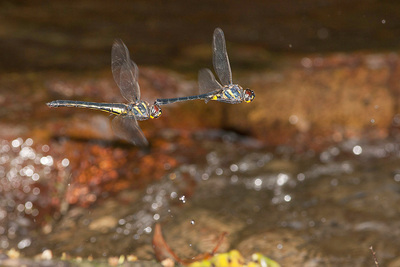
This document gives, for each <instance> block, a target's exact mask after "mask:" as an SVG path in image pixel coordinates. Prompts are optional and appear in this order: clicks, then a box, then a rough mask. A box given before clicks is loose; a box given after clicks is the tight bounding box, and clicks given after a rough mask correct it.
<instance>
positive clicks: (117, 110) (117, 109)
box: [47, 100, 128, 115]
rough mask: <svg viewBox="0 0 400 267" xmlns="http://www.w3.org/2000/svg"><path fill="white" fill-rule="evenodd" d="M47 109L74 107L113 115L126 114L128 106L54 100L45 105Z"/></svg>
mask: <svg viewBox="0 0 400 267" xmlns="http://www.w3.org/2000/svg"><path fill="white" fill-rule="evenodd" d="M47 105H48V106H49V107H53V108H58V107H74V108H89V109H95V110H100V111H104V112H108V113H112V114H115V115H119V114H126V113H127V111H128V106H127V105H125V104H120V103H96V102H85V101H72V100H55V101H52V102H49V103H47Z"/></svg>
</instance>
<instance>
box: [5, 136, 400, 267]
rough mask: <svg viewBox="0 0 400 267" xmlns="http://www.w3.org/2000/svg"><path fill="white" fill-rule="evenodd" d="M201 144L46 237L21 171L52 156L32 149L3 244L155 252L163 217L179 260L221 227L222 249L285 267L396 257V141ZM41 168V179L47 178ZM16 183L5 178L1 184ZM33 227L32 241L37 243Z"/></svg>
mask: <svg viewBox="0 0 400 267" xmlns="http://www.w3.org/2000/svg"><path fill="white" fill-rule="evenodd" d="M218 135H219V137H220V138H219V139H218V140H216V139H215V137H216V136H218ZM232 137H234V138H232ZM210 138H211V139H210ZM17 140H18V144H16V142H14V143H15V145H16V147H14V146H13V142H11V143H6V142H5V141H3V150H4V149H5V148H4V147H6V145H8V146H9V149H10V151H9V152H10V153H8V154H7V155H15V157H14V159H9V160H8V161H6V162H4V164H2V169H3V170H4V168H5V166H9V165H10V162H12V160H17V159H19V158H20V157H21V153H22V152H21V151H24V150H23V148H24V147H28V148H30V147H31V146H28V145H27V144H26V142H27V141H28V143H31V141H30V140H27V141H25V140H22V139H17ZM197 141H198V144H197V145H198V146H199V148H200V150H205V151H207V153H205V154H203V156H199V157H197V160H196V161H193V162H190V163H185V164H180V165H178V166H177V167H175V168H170V169H168V170H167V171H166V173H165V174H164V175H163V177H162V178H161V179H160V180H158V181H157V182H153V183H151V184H150V185H148V186H146V187H145V188H144V189H143V190H140V191H137V190H136V191H131V190H129V189H128V190H125V191H121V192H120V193H119V194H118V195H116V196H114V197H112V198H109V197H106V198H103V200H101V201H100V202H97V204H96V205H95V206H92V207H90V208H85V209H83V208H80V207H71V208H70V209H69V210H68V211H67V212H66V213H65V214H64V215H63V216H62V217H61V218H59V219H58V220H57V221H53V222H52V223H51V229H49V230H48V232H46V233H45V234H44V235H43V229H40V226H41V225H42V224H41V223H39V222H38V221H36V220H35V219H34V217H35V216H34V215H33V214H32V212H33V211H34V210H36V209H38V208H37V207H40V208H42V209H43V204H39V203H42V202H41V201H44V200H46V199H47V200H48V199H50V198H49V196H48V195H42V194H43V193H41V194H37V195H35V194H34V193H33V189H34V188H36V187H34V185H33V184H34V182H33V181H32V176H33V174H32V175H30V172H29V171H28V170H29V168H25V166H30V165H29V164H28V163H30V161H31V160H32V161H33V162H32V163H31V164H33V165H32V166H34V167H35V168H34V170H35V171H34V173H36V172H38V173H41V170H43V171H44V169H45V168H46V167H50V166H48V165H49V164H50V161H51V160H50V161H46V162H44V161H45V160H41V159H50V158H51V155H50V156H48V155H46V154H45V153H44V152H40V153H38V152H37V151H36V152H32V153H34V154H32V155H36V156H35V158H36V157H38V158H39V160H38V162H37V164H38V165H34V164H35V163H34V162H35V159H29V160H27V158H24V157H22V158H24V160H21V162H20V163H19V164H18V167H17V168H18V170H24V169H25V170H26V171H27V172H28V175H26V172H25V173H24V175H20V176H18V177H19V179H22V177H26V178H24V179H26V180H27V181H29V186H30V188H32V190H31V191H32V193H26V194H24V197H23V198H22V199H20V200H18V196H17V194H16V191H15V190H13V191H12V192H13V197H7V199H8V202H7V203H4V202H2V203H3V204H2V209H3V212H2V216H3V220H2V221H1V222H2V224H1V227H2V228H1V229H3V230H2V231H3V232H5V234H4V235H3V236H2V241H1V245H2V248H3V249H9V248H11V247H17V248H19V249H20V250H21V252H22V253H26V254H27V255H35V254H38V253H40V252H41V251H42V250H43V249H44V248H50V249H51V250H52V251H53V252H54V253H55V255H61V253H62V252H66V253H67V254H70V255H76V256H78V255H79V256H83V257H85V256H86V257H87V256H89V255H92V256H94V257H108V256H114V255H122V254H124V255H129V254H132V253H133V254H135V255H138V256H139V258H140V259H152V258H153V256H152V249H151V245H150V244H151V238H152V232H153V227H154V224H155V223H157V222H161V223H162V227H163V232H164V235H165V238H166V240H167V242H168V243H169V245H170V246H171V247H172V249H173V250H175V251H176V252H177V254H178V255H180V256H181V257H182V258H190V257H192V256H195V255H197V254H199V253H202V252H209V251H211V249H212V248H213V246H215V244H216V240H217V237H218V236H219V234H221V233H222V232H228V236H227V237H226V238H225V240H224V241H223V244H222V245H221V250H222V251H223V250H228V249H234V248H236V249H239V250H240V251H241V253H242V254H243V255H244V256H250V255H251V254H252V253H254V252H261V253H263V254H264V255H267V256H270V257H272V258H273V259H275V260H277V261H278V262H280V263H282V264H283V265H286V264H301V265H303V264H310V263H311V262H314V263H318V265H320V264H334V265H335V264H341V265H352V266H365V265H367V264H370V262H371V254H370V251H369V247H370V246H371V245H373V246H374V248H375V250H376V251H377V255H378V258H379V259H380V262H381V263H388V262H390V260H391V259H394V258H395V257H396V256H397V255H398V254H399V251H398V247H399V246H398V245H399V244H398V238H397V236H398V229H399V223H398V222H399V221H400V220H399V218H398V217H399V214H400V212H399V211H400V210H399V208H398V207H399V201H400V198H399V192H400V178H399V177H400V168H399V163H400V145H398V143H397V142H396V141H390V140H386V141H379V142H375V143H373V142H363V141H357V140H349V141H345V142H342V143H340V144H337V145H335V146H332V147H329V148H327V149H325V150H324V151H322V152H320V153H316V152H313V151H308V152H305V153H301V154H299V153H295V152H294V151H293V150H292V149H290V148H289V147H277V148H275V149H273V150H271V149H267V148H255V147H253V146H252V145H249V143H251V142H249V139H248V138H243V137H240V136H237V135H234V134H232V133H229V132H219V133H216V132H210V135H207V134H205V135H203V137H202V138H199V139H198V140H197ZM11 150H12V151H11ZM30 151H34V150H33V149H32V150H30ZM49 151H50V152H51V149H50V150H49ZM42 153H43V154H42ZM175 153H176V156H177V157H179V156H180V155H181V156H183V155H184V153H185V152H184V151H182V150H180V149H179V148H178V149H177V151H176V152H175ZM22 154H23V155H25V154H24V152H23V153H22ZM38 154H40V155H39V156H38ZM3 157H4V154H3V156H2V158H3ZM32 158H33V156H32ZM25 161H27V162H25ZM53 162H54V164H53V165H54V166H58V167H57V168H56V169H54V170H53V169H51V172H53V173H54V171H57V172H58V173H59V172H62V173H63V174H62V175H65V166H64V165H65V163H66V160H65V159H60V160H58V159H57V160H55V159H53ZM63 162H64V165H63ZM53 165H52V166H53ZM13 168H16V167H9V169H7V171H6V172H5V173H4V174H5V175H3V177H7V174H6V173H13V171H12V170H13ZM51 168H54V167H51ZM21 173H22V172H21ZM43 175H44V176H43V177H42V176H41V178H40V179H39V180H44V179H46V176H45V174H43ZM8 176H9V175H8ZM46 181H47V182H50V181H49V180H46ZM14 184H15V182H14V180H12V179H11V180H10V179H6V178H4V179H3V180H2V190H4V188H6V186H7V185H8V186H12V185H14ZM21 184H22V183H21ZM31 184H32V185H31ZM9 194H10V192H9ZM28 199H29V200H30V201H27V200H28ZM10 201H12V203H11V204H13V203H14V204H13V205H11V206H10ZM20 203H23V205H24V208H22V206H21V204H20ZM19 206H21V208H19ZM27 211H29V212H27ZM50 214H51V213H48V215H50ZM52 216H53V217H54V214H53V215H52ZM56 217H57V216H56ZM4 218H7V220H4ZM39 234H40V235H41V240H40V242H34V243H33V240H34V239H35V237H36V236H37V235H39ZM66 235H68V236H70V237H69V238H67V240H65V236H66Z"/></svg>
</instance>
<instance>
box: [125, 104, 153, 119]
mask: <svg viewBox="0 0 400 267" xmlns="http://www.w3.org/2000/svg"><path fill="white" fill-rule="evenodd" d="M129 110H130V111H131V112H133V115H135V117H136V119H137V120H139V121H142V120H147V119H149V117H150V111H149V104H148V103H147V102H146V101H140V102H138V103H136V104H131V105H129Z"/></svg>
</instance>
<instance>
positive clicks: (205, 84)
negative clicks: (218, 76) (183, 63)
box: [198, 69, 222, 94]
mask: <svg viewBox="0 0 400 267" xmlns="http://www.w3.org/2000/svg"><path fill="white" fill-rule="evenodd" d="M198 83H199V90H200V94H205V93H209V92H212V91H215V90H220V89H222V86H221V84H219V82H217V81H216V80H215V77H214V74H212V72H211V71H210V70H209V69H201V70H199V81H198Z"/></svg>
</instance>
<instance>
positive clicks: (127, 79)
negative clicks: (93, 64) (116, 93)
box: [111, 39, 140, 102]
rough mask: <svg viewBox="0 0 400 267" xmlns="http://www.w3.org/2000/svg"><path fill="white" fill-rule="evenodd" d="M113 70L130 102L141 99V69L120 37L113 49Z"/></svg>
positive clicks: (120, 87) (118, 83)
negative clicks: (139, 79)
mask: <svg viewBox="0 0 400 267" xmlns="http://www.w3.org/2000/svg"><path fill="white" fill-rule="evenodd" d="M111 70H112V73H113V77H114V81H115V83H116V84H117V85H118V87H119V89H120V91H121V94H122V96H123V97H124V98H125V99H126V100H128V102H137V101H138V100H139V99H140V87H139V84H138V77H139V70H138V67H137V66H136V64H135V63H134V62H133V61H132V60H131V59H130V56H129V50H128V48H127V47H126V46H125V44H124V43H123V42H122V40H120V39H117V40H115V41H114V44H113V47H112V50H111Z"/></svg>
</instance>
